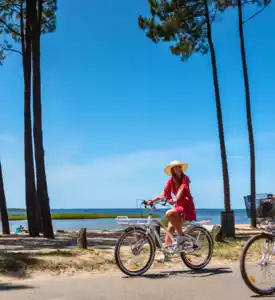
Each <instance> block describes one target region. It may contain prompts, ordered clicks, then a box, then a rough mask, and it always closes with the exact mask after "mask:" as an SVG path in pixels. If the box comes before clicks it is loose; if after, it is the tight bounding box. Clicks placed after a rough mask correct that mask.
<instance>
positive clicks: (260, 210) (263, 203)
mask: <svg viewBox="0 0 275 300" xmlns="http://www.w3.org/2000/svg"><path fill="white" fill-rule="evenodd" d="M244 203H245V207H246V213H247V216H248V218H251V195H247V196H244ZM274 216H275V203H274V201H272V194H267V193H266V194H256V217H257V218H261V219H262V218H273V217H274Z"/></svg>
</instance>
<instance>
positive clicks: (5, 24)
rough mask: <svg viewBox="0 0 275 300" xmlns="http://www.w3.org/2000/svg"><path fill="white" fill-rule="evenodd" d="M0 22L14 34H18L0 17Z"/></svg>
mask: <svg viewBox="0 0 275 300" xmlns="http://www.w3.org/2000/svg"><path fill="white" fill-rule="evenodd" d="M0 23H2V24H3V25H4V26H6V27H7V28H8V30H9V31H10V32H13V33H14V34H15V35H16V36H19V35H20V34H19V33H18V32H17V31H16V30H14V29H13V28H12V27H11V26H9V25H8V24H7V23H6V22H5V21H4V20H2V19H0Z"/></svg>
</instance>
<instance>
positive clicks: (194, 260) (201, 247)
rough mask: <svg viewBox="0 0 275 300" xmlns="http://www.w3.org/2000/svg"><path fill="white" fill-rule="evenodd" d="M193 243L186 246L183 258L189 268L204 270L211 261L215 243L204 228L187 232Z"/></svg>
mask: <svg viewBox="0 0 275 300" xmlns="http://www.w3.org/2000/svg"><path fill="white" fill-rule="evenodd" d="M186 234H188V235H189V236H190V237H192V238H193V239H192V242H191V241H190V242H186V244H184V252H183V253H181V258H182V260H183V262H184V263H185V264H186V266H187V267H189V268H191V269H193V270H200V269H202V268H204V267H205V266H206V265H207V264H208V263H209V262H210V260H211V258H212V253H213V241H212V237H211V235H210V234H209V232H208V231H207V230H206V229H205V228H202V227H199V226H197V227H193V228H190V229H189V230H187V231H186Z"/></svg>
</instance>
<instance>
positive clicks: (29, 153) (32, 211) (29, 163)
mask: <svg viewBox="0 0 275 300" xmlns="http://www.w3.org/2000/svg"><path fill="white" fill-rule="evenodd" d="M20 22H21V24H20V25H21V40H22V53H23V73H24V156H25V193H26V195H25V197H26V209H27V220H28V228H29V233H30V236H32V237H35V236H39V228H38V224H37V221H36V202H37V198H36V187H35V176H34V160H33V144H32V121H31V39H30V23H29V10H28V7H27V12H26V25H25V32H24V16H23V0H22V1H21V18H20Z"/></svg>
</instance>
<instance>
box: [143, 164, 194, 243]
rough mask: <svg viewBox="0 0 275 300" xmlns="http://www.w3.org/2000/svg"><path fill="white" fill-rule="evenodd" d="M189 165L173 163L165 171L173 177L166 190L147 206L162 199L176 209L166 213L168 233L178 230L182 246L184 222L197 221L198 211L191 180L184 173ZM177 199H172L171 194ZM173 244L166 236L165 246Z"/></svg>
mask: <svg viewBox="0 0 275 300" xmlns="http://www.w3.org/2000/svg"><path fill="white" fill-rule="evenodd" d="M187 168H188V165H187V164H185V163H182V162H179V161H172V162H171V163H170V164H169V165H168V166H167V167H166V168H165V169H164V172H165V173H166V174H167V175H168V176H171V177H170V178H169V179H168V182H167V184H166V186H165V188H164V191H163V192H162V193H161V194H160V195H158V196H157V197H155V198H154V199H152V200H149V201H147V205H153V203H154V202H156V201H158V200H159V199H161V198H163V197H164V198H165V199H166V200H167V201H168V202H169V203H170V204H171V205H175V207H174V208H172V209H170V210H168V211H167V212H166V218H167V220H168V231H169V232H170V233H171V234H173V233H174V231H175V230H176V231H177V233H178V237H177V243H178V244H181V243H183V242H184V241H185V237H184V234H183V231H182V225H183V223H184V221H195V220H196V210H195V205H194V202H193V197H192V195H191V192H190V187H189V184H190V179H189V177H188V176H187V175H185V174H184V172H185V171H186V170H187ZM172 193H173V194H174V195H175V197H174V198H172V195H171V194H172ZM171 243H172V241H171V239H170V237H169V236H168V235H166V236H165V244H166V245H170V244H171Z"/></svg>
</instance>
